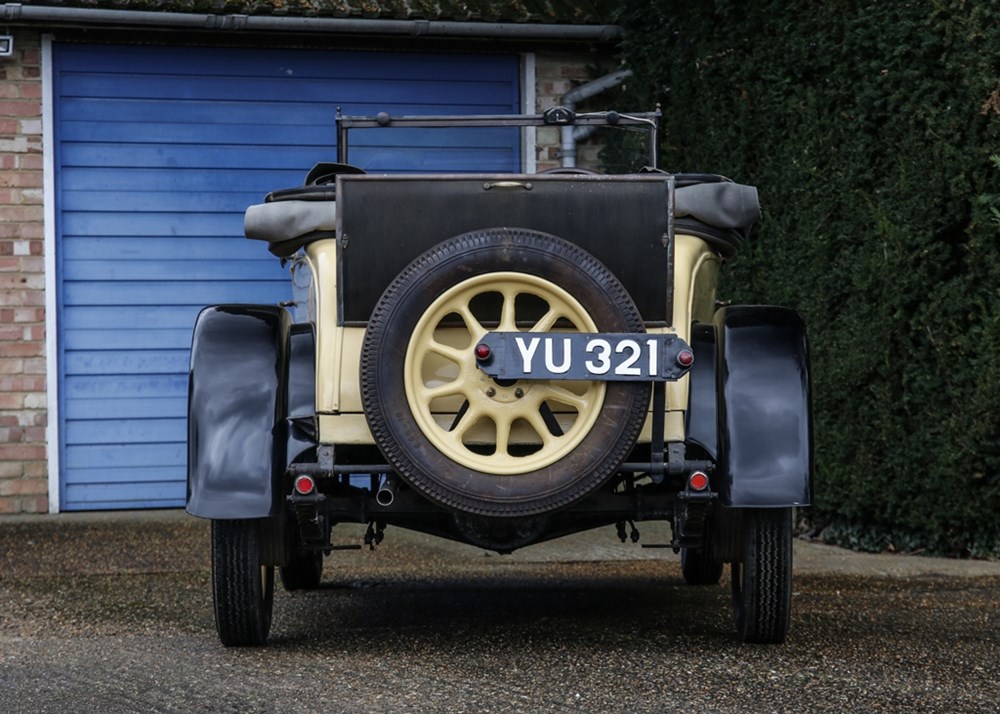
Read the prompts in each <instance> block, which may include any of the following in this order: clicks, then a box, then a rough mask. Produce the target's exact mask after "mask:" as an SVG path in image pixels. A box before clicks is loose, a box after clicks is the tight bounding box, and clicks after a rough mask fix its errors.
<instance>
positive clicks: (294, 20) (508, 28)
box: [0, 2, 622, 42]
mask: <svg viewBox="0 0 1000 714" xmlns="http://www.w3.org/2000/svg"><path fill="white" fill-rule="evenodd" d="M0 22H3V23H4V24H11V25H13V24H28V23H48V24H54V25H64V24H65V25H72V26H74V27H108V26H125V27H156V28H161V29H162V28H173V29H181V28H183V29H187V30H227V31H243V32H295V33H298V32H311V33H322V34H367V35H409V36H416V37H454V38H457V37H468V38H475V39H481V38H485V37H488V38H493V39H511V40H566V41H576V42H613V41H616V40H620V39H621V36H622V28H621V27H619V26H618V25H569V24H551V25H549V24H545V23H524V22H479V21H470V22H458V21H453V20H392V19H384V20H382V19H374V18H373V19H367V18H352V17H314V16H313V17H304V16H289V15H240V14H232V15H215V14H208V13H196V12H154V11H148V10H101V9H91V8H71V7H50V6H42V7H37V6H31V5H24V4H22V3H15V2H8V3H3V4H2V5H0Z"/></svg>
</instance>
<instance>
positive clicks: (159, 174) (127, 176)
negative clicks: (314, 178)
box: [60, 146, 337, 202]
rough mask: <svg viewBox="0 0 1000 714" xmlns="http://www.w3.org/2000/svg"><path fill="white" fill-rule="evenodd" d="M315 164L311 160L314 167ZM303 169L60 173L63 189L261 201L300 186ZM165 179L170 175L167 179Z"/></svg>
mask: <svg viewBox="0 0 1000 714" xmlns="http://www.w3.org/2000/svg"><path fill="white" fill-rule="evenodd" d="M317 156H318V158H317V159H316V161H333V160H334V159H335V158H336V156H337V151H336V149H335V148H334V147H332V146H331V147H330V148H328V149H320V150H319V151H318V152H317ZM311 166H312V164H310V167H311ZM303 178H304V175H303V173H302V169H300V168H299V169H286V170H278V169H270V170H268V169H248V170H246V171H243V172H241V173H240V177H239V184H238V185H234V184H233V172H232V171H229V170H226V169H217V168H214V167H213V168H209V169H178V168H170V169H167V168H164V167H160V168H154V169H148V168H146V169H129V168H120V167H118V168H103V167H101V168H97V167H87V168H74V167H71V166H63V168H62V172H61V175H60V183H61V190H62V191H80V190H93V191H117V192H128V193H131V192H132V191H153V192H155V191H161V192H169V191H170V190H172V189H181V190H185V191H190V192H214V191H224V192H226V193H231V192H233V191H236V192H239V193H244V192H245V193H247V194H249V195H252V196H253V201H254V202H257V201H259V200H260V199H261V198H262V197H263V196H264V194H265V193H267V192H268V191H270V190H272V189H273V188H274V187H275V186H297V185H299V184H301V183H302V179H303ZM165 179H169V180H168V181H166V183H165Z"/></svg>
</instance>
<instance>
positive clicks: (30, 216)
mask: <svg viewBox="0 0 1000 714" xmlns="http://www.w3.org/2000/svg"><path fill="white" fill-rule="evenodd" d="M43 215H44V214H43V213H42V207H41V206H8V207H7V208H4V210H3V213H0V221H3V222H4V223H29V222H32V221H35V222H39V223H40V222H41V220H42V217H43Z"/></svg>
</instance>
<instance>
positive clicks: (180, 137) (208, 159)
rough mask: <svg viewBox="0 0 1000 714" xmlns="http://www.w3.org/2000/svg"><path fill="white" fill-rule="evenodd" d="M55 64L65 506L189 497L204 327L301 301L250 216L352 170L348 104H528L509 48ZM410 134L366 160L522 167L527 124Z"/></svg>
mask: <svg viewBox="0 0 1000 714" xmlns="http://www.w3.org/2000/svg"><path fill="white" fill-rule="evenodd" d="M53 60H54V72H53V78H54V84H53V93H54V97H55V105H54V114H55V145H56V147H57V148H56V157H55V158H56V164H57V168H56V189H57V217H56V224H57V228H56V232H57V246H56V247H57V250H56V259H57V263H58V281H59V285H58V301H59V314H58V325H59V336H58V344H59V373H60V389H59V402H60V403H59V418H60V425H59V427H60V457H61V458H60V462H61V470H62V473H61V477H60V478H61V484H62V487H61V490H60V507H61V508H62V509H64V510H75V509H91V508H138V507H162V506H178V505H182V504H183V502H184V496H185V482H184V479H185V474H184V469H185V461H186V446H185V444H184V438H185V426H184V425H185V419H186V394H187V378H188V375H187V369H188V359H189V349H190V334H191V328H192V326H193V324H194V320H195V317H196V316H197V314H198V312H199V311H200V309H202V307H204V306H205V305H209V304H216V303H266V304H275V303H277V302H280V301H283V300H287V299H289V298H290V292H291V291H290V281H289V279H288V274H287V271H286V270H285V269H283V268H282V267H281V265H280V263H279V261H277V260H275V259H273V258H272V257H271V256H270V255H269V254H268V253H267V247H266V245H264V244H263V243H260V242H258V241H247V240H245V239H244V238H243V237H242V232H243V211H244V210H245V208H246V206H248V205H250V204H253V203H257V202H259V201H261V200H262V198H263V196H264V194H265V193H267V192H268V191H271V190H273V189H276V188H284V187H289V186H296V185H300V184H301V182H302V180H303V178H304V177H305V174H306V172H308V170H309V169H310V168H311V167H312V166H313V165H314V164H315V163H317V162H319V161H333V160H335V158H336V146H335V140H336V130H335V124H334V119H335V116H336V110H337V107H341V108H342V109H343V111H344V113H346V114H371V113H375V112H378V111H388V112H390V113H391V114H393V115H404V114H454V113H490V114H509V113H516V112H517V111H518V108H519V88H518V66H519V63H518V60H517V58H516V57H514V56H509V55H484V56H477V55H433V54H401V53H389V52H380V53H361V52H323V51H301V50H269V49H247V50H241V49H233V48H205V47H201V48H197V47H166V46H164V47H153V46H112V45H97V44H94V45H85V44H64V43H58V42H57V43H55V44H54V45H53ZM403 131H404V133H403V134H402V135H400V134H399V133H398V132H393V134H394V135H395V136H394V137H391V136H390V135H389V133H388V132H386V133H385V134H383V135H375V134H369V135H368V136H365V133H364V132H356V133H355V136H354V137H353V138H356V139H357V140H358V143H357V147H358V148H357V153H356V155H352V157H351V158H352V160H356V161H357V162H358V163H361V162H367V163H368V164H369V165H370V166H372V167H375V168H378V169H380V170H386V171H399V170H416V169H419V170H430V171H463V170H515V169H516V168H517V166H518V162H519V157H520V143H519V135H518V133H517V131H516V130H514V129H510V130H500V131H480V132H476V133H472V134H468V133H464V132H448V131H445V132H415V131H411V130H403ZM366 143H367V145H366ZM130 472H132V473H133V474H138V473H142V474H144V476H142V477H140V478H129V476H128V475H129V473H130Z"/></svg>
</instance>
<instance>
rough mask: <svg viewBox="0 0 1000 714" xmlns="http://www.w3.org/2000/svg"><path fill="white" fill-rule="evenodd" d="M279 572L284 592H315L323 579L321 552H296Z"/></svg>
mask: <svg viewBox="0 0 1000 714" xmlns="http://www.w3.org/2000/svg"><path fill="white" fill-rule="evenodd" d="M280 570H281V584H282V585H284V586H285V590H315V589H316V588H318V587H319V584H320V581H321V580H322V579H323V551H321V550H306V551H297V552H296V553H295V555H294V556H293V557H292V559H291V560H290V561H289V563H288V565H283V566H282V567H281V569H280Z"/></svg>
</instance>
